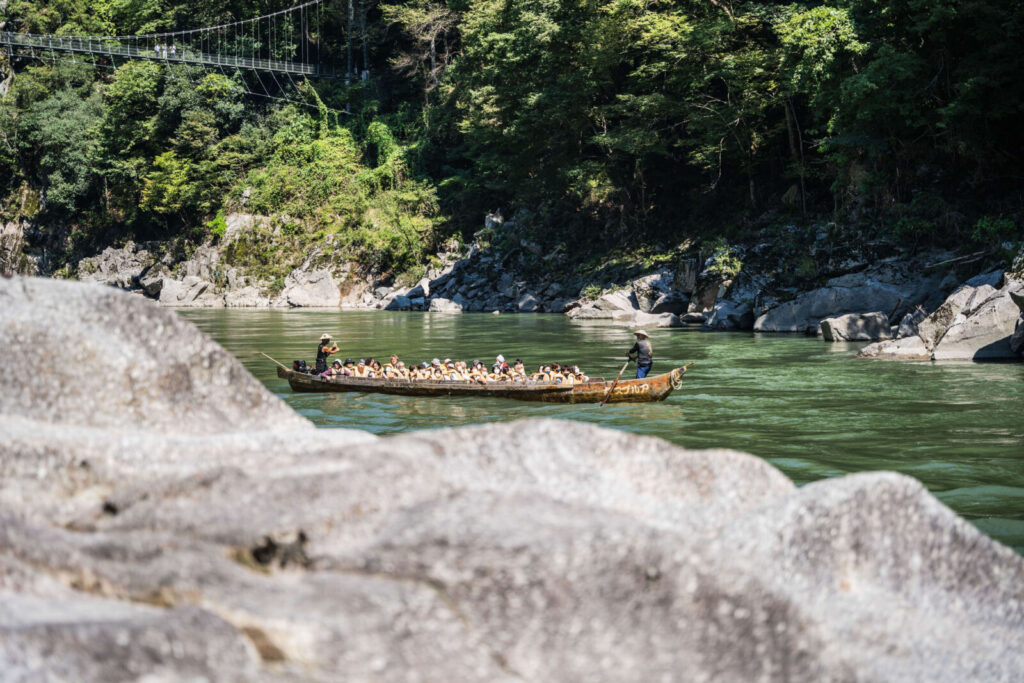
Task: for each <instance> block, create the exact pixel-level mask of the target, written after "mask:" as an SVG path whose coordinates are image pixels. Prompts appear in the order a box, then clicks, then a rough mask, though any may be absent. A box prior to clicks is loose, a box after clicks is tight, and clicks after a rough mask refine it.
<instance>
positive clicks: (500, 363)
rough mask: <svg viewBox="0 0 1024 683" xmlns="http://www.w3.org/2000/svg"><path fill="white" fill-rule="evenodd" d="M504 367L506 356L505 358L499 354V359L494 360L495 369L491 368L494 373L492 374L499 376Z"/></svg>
mask: <svg viewBox="0 0 1024 683" xmlns="http://www.w3.org/2000/svg"><path fill="white" fill-rule="evenodd" d="M503 367H505V356H503V355H501V354H500V353H499V354H498V355H497V357H496V358H495V359H494V366H493V367H492V368H491V371H492V372H493V373H494V374H495V375H497V374H499V373H500V372H501V369H502V368H503Z"/></svg>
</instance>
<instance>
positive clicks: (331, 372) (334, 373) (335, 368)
mask: <svg viewBox="0 0 1024 683" xmlns="http://www.w3.org/2000/svg"><path fill="white" fill-rule="evenodd" d="M342 373H343V370H342V368H341V361H340V360H338V359H337V358H335V359H334V362H333V363H331V367H329V368H327V369H326V370H324V371H323V372H322V373H320V376H321V377H323V378H324V379H330V378H331V377H340V376H341V375H342Z"/></svg>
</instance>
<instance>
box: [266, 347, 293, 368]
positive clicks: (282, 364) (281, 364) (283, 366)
mask: <svg viewBox="0 0 1024 683" xmlns="http://www.w3.org/2000/svg"><path fill="white" fill-rule="evenodd" d="M260 355H261V356H264V357H266V358H270V356H268V355H267V354H265V353H263V352H262V351H260ZM270 360H272V361H274V362H275V363H277V364H278V365H280V366H281V367H282V368H284V369H285V370H288V371H291V368H289V367H288V366H287V365H285V364H284V363H278V362H277V361H276V360H274V359H273V358H270Z"/></svg>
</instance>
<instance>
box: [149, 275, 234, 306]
mask: <svg viewBox="0 0 1024 683" xmlns="http://www.w3.org/2000/svg"><path fill="white" fill-rule="evenodd" d="M161 283H162V284H161V285H160V299H159V301H160V304H161V305H163V306H172V307H181V308H218V307H221V306H223V305H224V297H223V295H221V294H219V293H218V292H217V289H216V287H214V285H213V284H212V283H210V282H207V281H206V280H203V279H200V278H199V277H196V276H195V275H189V276H186V277H185V278H184V279H182V280H172V279H170V278H166V277H165V278H163V279H162V280H161Z"/></svg>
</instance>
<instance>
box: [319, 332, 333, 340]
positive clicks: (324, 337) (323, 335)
mask: <svg viewBox="0 0 1024 683" xmlns="http://www.w3.org/2000/svg"><path fill="white" fill-rule="evenodd" d="M330 338H331V335H329V334H327V333H326V332H324V333H323V334H321V335H320V341H327V340H328V339H330Z"/></svg>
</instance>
